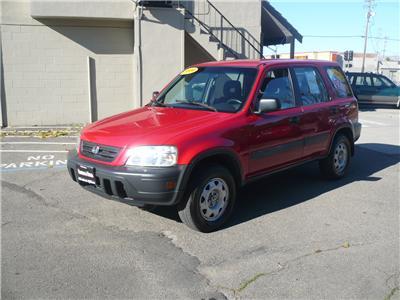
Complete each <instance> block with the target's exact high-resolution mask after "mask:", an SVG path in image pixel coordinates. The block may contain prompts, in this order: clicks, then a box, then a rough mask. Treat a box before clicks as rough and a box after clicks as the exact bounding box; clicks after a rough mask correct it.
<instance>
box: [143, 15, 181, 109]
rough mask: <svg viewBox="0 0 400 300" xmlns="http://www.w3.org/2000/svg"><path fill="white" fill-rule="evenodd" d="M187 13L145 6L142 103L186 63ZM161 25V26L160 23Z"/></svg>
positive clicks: (147, 100) (146, 101)
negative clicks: (185, 17) (185, 27)
mask: <svg viewBox="0 0 400 300" xmlns="http://www.w3.org/2000/svg"><path fill="white" fill-rule="evenodd" d="M184 22H185V20H184V15H183V14H182V13H181V12H180V11H178V10H172V9H168V8H151V9H145V10H144V13H143V18H142V21H141V32H142V34H141V48H142V51H141V57H142V65H143V71H142V72H143V77H142V87H143V104H146V103H148V102H149V100H150V99H151V96H152V92H154V91H159V90H161V89H162V88H163V87H164V85H166V84H167V83H168V82H169V81H171V80H172V79H173V78H174V77H175V76H176V75H177V74H178V73H179V72H180V71H182V70H183V68H184V66H185V61H184V46H185V31H184ZM161 25H162V26H161Z"/></svg>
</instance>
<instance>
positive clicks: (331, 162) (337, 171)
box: [319, 134, 351, 179]
mask: <svg viewBox="0 0 400 300" xmlns="http://www.w3.org/2000/svg"><path fill="white" fill-rule="evenodd" d="M350 157H351V146H350V141H349V139H348V138H347V136H345V135H343V134H339V135H337V136H336V137H335V139H334V141H333V144H332V147H331V150H330V152H329V155H328V157H326V158H324V159H322V160H320V162H319V167H320V170H321V173H322V175H323V176H324V177H326V178H329V179H339V178H342V177H343V176H345V175H346V173H347V169H348V167H349V163H350Z"/></svg>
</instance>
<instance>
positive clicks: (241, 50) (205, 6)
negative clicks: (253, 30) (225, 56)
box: [176, 0, 264, 59]
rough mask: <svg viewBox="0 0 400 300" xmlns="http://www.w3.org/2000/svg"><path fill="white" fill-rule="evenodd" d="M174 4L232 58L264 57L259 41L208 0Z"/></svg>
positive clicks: (193, 0)
mask: <svg viewBox="0 0 400 300" xmlns="http://www.w3.org/2000/svg"><path fill="white" fill-rule="evenodd" d="M176 4H177V6H178V7H182V8H184V9H185V11H186V13H187V14H188V15H189V16H190V17H191V18H193V19H194V20H196V21H197V22H198V23H199V24H200V26H201V28H202V29H203V30H205V31H206V32H207V33H208V34H209V35H210V40H213V41H215V42H217V43H218V44H219V47H220V48H223V49H224V50H226V51H227V52H228V53H229V54H230V55H231V56H233V57H234V58H254V59H256V58H264V57H263V54H262V46H261V44H260V43H259V41H258V40H257V39H256V38H255V37H253V36H252V35H251V34H250V33H248V32H247V31H246V30H245V29H239V28H237V27H236V26H234V25H233V24H232V23H231V22H230V21H229V20H228V19H227V18H226V17H225V16H224V15H223V14H222V12H221V11H220V10H219V9H218V8H216V7H215V6H214V5H213V4H212V3H211V2H210V1H208V0H192V1H176Z"/></svg>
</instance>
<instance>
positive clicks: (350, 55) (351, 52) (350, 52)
mask: <svg viewBox="0 0 400 300" xmlns="http://www.w3.org/2000/svg"><path fill="white" fill-rule="evenodd" d="M348 56H349V57H348V58H349V61H352V60H353V51H352V50H351V51H349V55H348Z"/></svg>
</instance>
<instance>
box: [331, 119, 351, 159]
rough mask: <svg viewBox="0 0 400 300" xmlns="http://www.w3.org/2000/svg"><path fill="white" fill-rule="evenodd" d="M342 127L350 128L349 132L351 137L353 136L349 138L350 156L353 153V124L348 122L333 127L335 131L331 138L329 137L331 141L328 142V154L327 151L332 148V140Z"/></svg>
mask: <svg viewBox="0 0 400 300" xmlns="http://www.w3.org/2000/svg"><path fill="white" fill-rule="evenodd" d="M343 129H346V130H350V132H351V134H352V137H353V138H352V139H350V140H349V142H350V147H351V149H350V150H351V156H353V155H354V129H353V126H352V125H351V124H348V123H346V124H342V125H341V126H339V127H337V128H336V129H335V133H334V134H333V135H332V138H331V141H330V144H329V151H328V154H329V153H330V152H331V150H332V146H333V142H334V141H335V138H336V136H337V134H338V132H339V131H341V130H343Z"/></svg>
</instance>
